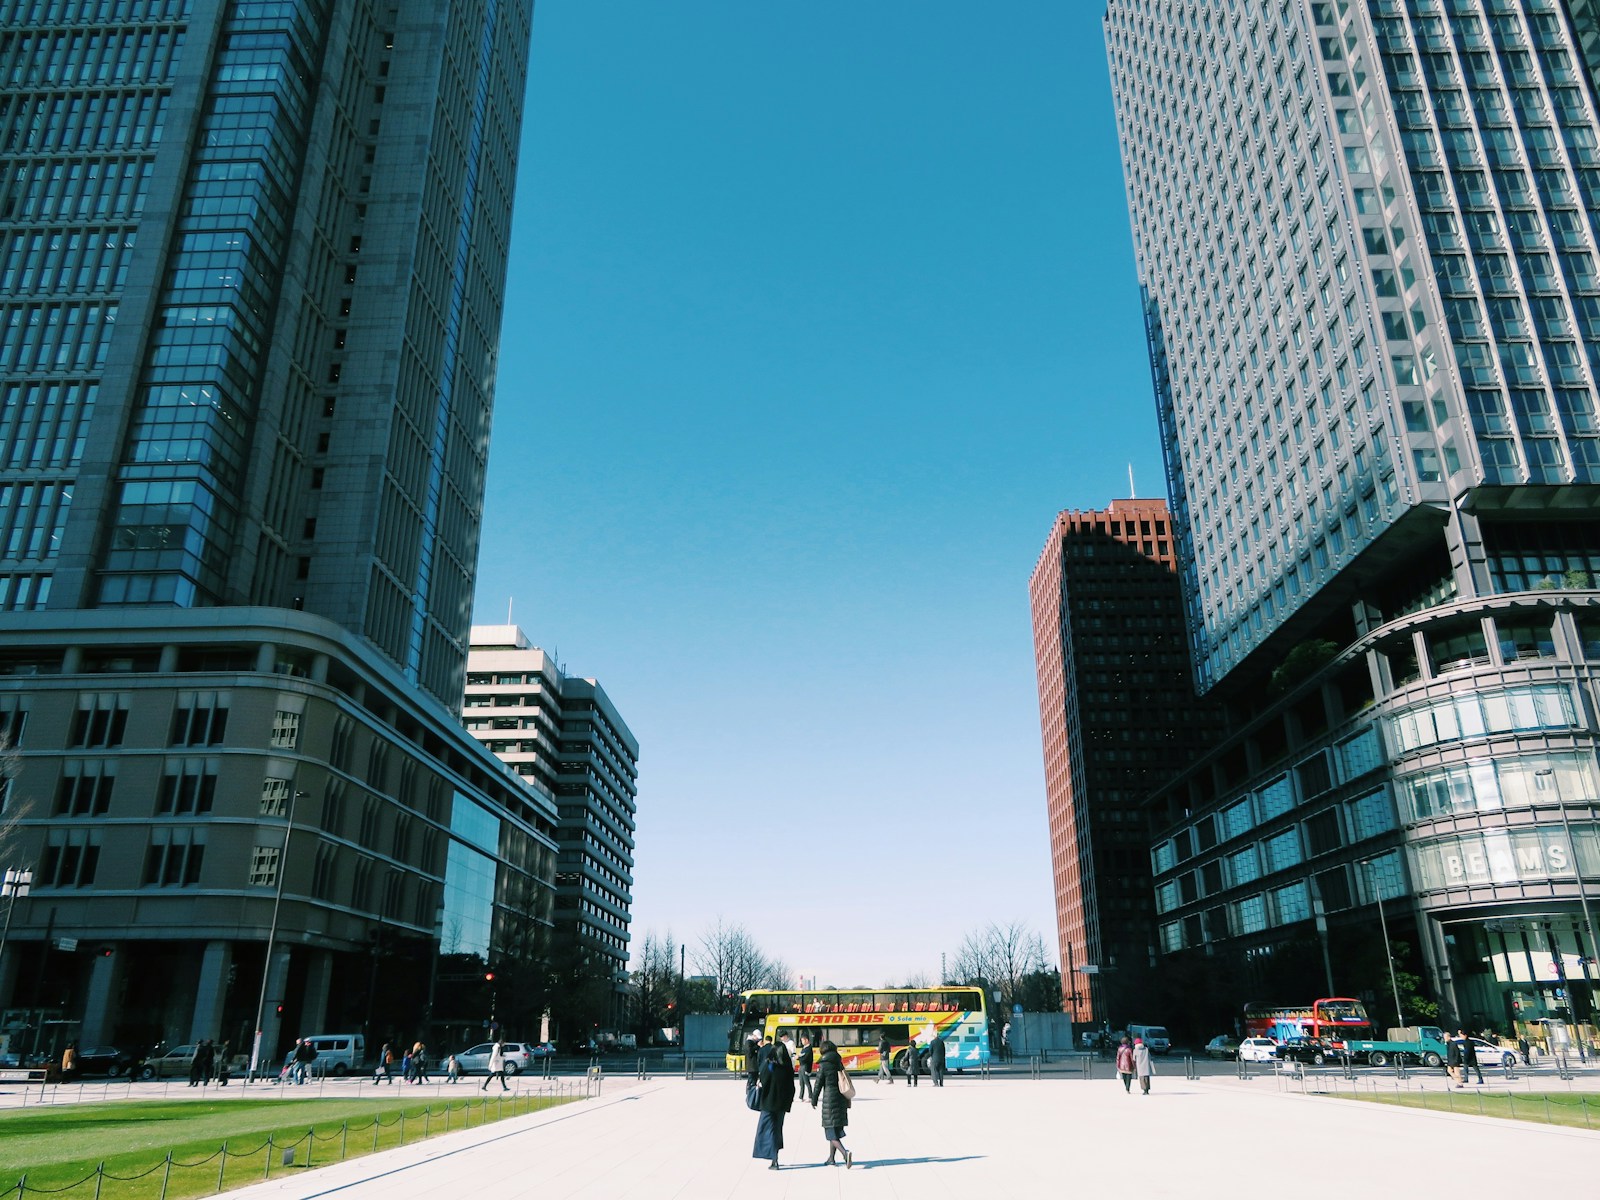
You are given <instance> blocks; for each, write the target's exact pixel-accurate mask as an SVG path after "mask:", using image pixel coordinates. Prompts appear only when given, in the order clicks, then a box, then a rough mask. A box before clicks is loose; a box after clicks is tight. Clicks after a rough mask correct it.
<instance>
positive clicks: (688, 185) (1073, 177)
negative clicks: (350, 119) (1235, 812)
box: [477, 0, 1163, 986]
mask: <svg viewBox="0 0 1600 1200" xmlns="http://www.w3.org/2000/svg"><path fill="white" fill-rule="evenodd" d="M1101 8H1102V6H1101V5H1099V4H1090V3H1084V2H1083V0H1069V2H1067V3H1062V2H1061V0H997V2H996V3H993V4H988V5H983V6H981V7H974V6H972V5H971V4H957V3H953V2H949V0H915V2H911V0H871V2H869V3H863V2H862V0H849V2H844V0H807V2H806V3H798V2H793V0H761V2H759V3H752V2H751V0H678V2H677V3H672V4H664V3H661V0H539V2H538V7H537V11H536V13H535V17H534V37H533V55H532V63H531V68H530V83H529V91H528V101H527V112H526V117H525V136H524V139H523V146H522V160H521V165H520V179H519V183H518V191H517V212H516V223H515V231H514V236H513V244H512V261H511V264H510V288H509V293H508V297H507V319H506V327H505V332H504V336H503V338H502V343H501V360H500V376H499V390H498V401H497V409H496V419H495V431H494V442H493V447H492V452H491V456H490V467H489V496H488V510H487V516H486V524H485V534H484V543H483V556H482V562H481V566H480V569H479V576H478V580H479V584H478V586H479V591H478V612H477V620H478V621H479V622H480V623H496V624H497V623H500V622H502V621H504V619H505V614H506V604H507V599H508V597H514V598H515V610H514V617H515V620H516V623H517V624H519V625H521V626H523V628H525V629H526V630H527V631H528V633H529V635H530V636H531V637H532V638H533V639H534V640H535V641H536V642H538V643H539V644H541V645H543V646H544V647H545V648H546V649H552V650H554V651H556V652H557V653H558V654H559V656H560V658H561V660H562V661H563V662H564V663H565V665H566V667H567V669H568V671H569V672H570V673H572V674H577V675H585V676H594V677H596V678H598V679H599V680H600V681H601V683H602V685H603V686H604V687H605V688H606V690H607V691H608V692H609V694H610V695H611V696H612V698H613V699H614V700H615V701H616V703H617V704H618V706H619V707H620V709H621V711H622V713H623V715H624V717H625V718H626V719H627V721H628V723H629V725H630V727H631V728H632V729H633V731H634V733H635V735H636V736H637V737H638V739H639V741H640V743H641V746H642V761H641V764H640V776H639V829H638V851H637V863H638V865H637V872H636V886H635V905H634V917H635V922H634V932H635V943H636V944H637V942H638V941H639V940H640V939H641V938H642V935H643V934H644V932H645V931H647V930H651V929H655V930H660V931H663V932H664V931H666V930H667V929H669V928H670V929H671V930H672V931H673V932H674V933H675V934H676V935H677V937H678V939H679V940H680V941H687V942H688V943H689V945H690V956H691V960H692V958H693V950H694V942H695V941H696V939H697V937H698V935H699V934H700V933H701V932H702V931H703V930H704V929H705V928H706V927H708V926H709V925H710V924H711V923H712V922H713V921H715V919H716V918H717V917H718V916H719V915H720V916H722V917H723V918H725V919H727V920H729V921H738V922H742V923H744V924H745V925H747V926H748V927H749V929H750V930H751V932H752V933H754V934H755V936H756V938H757V940H758V941H759V942H760V943H761V944H762V945H763V947H764V948H765V949H766V950H767V951H768V952H769V953H771V954H773V955H776V956H778V957H781V958H783V959H784V960H785V961H786V962H788V964H789V965H790V966H791V967H793V968H794V969H795V970H796V971H797V972H801V973H803V974H804V975H806V976H808V977H809V976H812V975H815V976H816V977H817V978H818V980H819V982H820V983H821V984H822V985H823V986H826V985H828V984H830V983H832V984H838V985H841V986H848V985H850V984H856V983H866V984H876V983H880V982H894V981H897V980H900V979H903V978H904V977H906V976H908V975H910V974H912V973H915V972H923V973H926V974H928V975H929V976H936V975H937V973H938V970H939V954H940V952H941V951H950V952H953V951H954V950H955V948H956V946H957V945H958V944H959V942H960V940H961V938H962V935H963V934H964V933H965V932H966V931H968V930H969V929H973V928H976V927H978V926H980V925H982V924H984V923H986V922H988V921H990V920H999V921H1010V920H1022V921H1025V922H1028V923H1029V924H1031V925H1032V926H1033V927H1034V928H1036V929H1037V930H1038V931H1039V932H1040V933H1041V934H1042V935H1043V936H1044V938H1045V940H1046V943H1047V944H1048V945H1049V946H1051V947H1052V948H1053V947H1054V945H1055V926H1054V915H1053V914H1054V908H1053V904H1052V899H1051V879H1050V860H1049V850H1048V839H1047V835H1046V823H1045V801H1044V783H1043V768H1042V764H1041V753H1040V746H1039V724H1038V706H1037V697H1036V692H1035V687H1034V672H1033V650H1032V634H1031V625H1030V617H1029V609H1028V591H1027V585H1028V577H1029V574H1030V573H1031V571H1032V569H1033V565H1034V562H1035V561H1036V559H1037V557H1038V554H1039V551H1040V549H1041V547H1042V546H1043V543H1044V539H1045V536H1046V534H1047V533H1048V532H1049V529H1050V525H1051V521H1052V519H1053V517H1054V514H1055V513H1056V511H1057V510H1058V509H1062V508H1093V507H1103V506H1104V505H1105V503H1106V502H1107V501H1109V500H1111V499H1113V498H1114V497H1117V496H1123V495H1126V494H1127V486H1128V484H1127V478H1128V476H1127V470H1128V464H1129V463H1130V462H1131V463H1132V464H1133V466H1134V469H1135V471H1136V475H1137V481H1138V486H1139V491H1140V493H1141V494H1143V495H1155V494H1159V493H1160V492H1161V491H1162V487H1163V484H1162V480H1161V476H1160V451H1159V446H1158V442H1157V437H1156V430H1155V417H1154V407H1153V402H1152V400H1151V396H1150V382H1149V368H1148V363H1147V359H1146V356H1145V351H1144V342H1143V334H1142V329H1141V325H1140V315H1139V305H1138V290H1137V286H1136V281H1135V277H1134V270H1133V261H1132V251H1131V240H1130V236H1129V232H1128V220H1127V213H1126V207H1125V201H1124V194H1123V187H1122V176H1121V169H1120V166H1119V163H1118V158H1117V150H1116V140H1115V133H1114V126H1113V118H1112V110H1111V100H1110V89H1109V83H1108V80H1107V74H1106V65H1105V55H1104V48H1103V43H1102V41H1101V33H1100V14H1101Z"/></svg>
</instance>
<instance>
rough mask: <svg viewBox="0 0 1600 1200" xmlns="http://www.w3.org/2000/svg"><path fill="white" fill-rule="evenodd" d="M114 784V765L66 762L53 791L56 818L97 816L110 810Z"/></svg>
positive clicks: (115, 773)
mask: <svg viewBox="0 0 1600 1200" xmlns="http://www.w3.org/2000/svg"><path fill="white" fill-rule="evenodd" d="M116 782H117V764H116V763H115V762H114V761H106V762H92V761H91V762H69V763H67V765H66V768H65V769H64V771H63V773H62V775H61V783H60V785H59V786H58V787H57V788H56V815H57V816H61V817H98V816H102V815H104V813H105V812H106V810H107V809H109V808H110V807H111V790H112V788H114V787H115V786H116Z"/></svg>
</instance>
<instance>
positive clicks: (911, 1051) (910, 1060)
mask: <svg viewBox="0 0 1600 1200" xmlns="http://www.w3.org/2000/svg"><path fill="white" fill-rule="evenodd" d="M921 1074H922V1056H921V1055H920V1054H918V1053H917V1039H916V1038H912V1039H911V1045H909V1046H907V1047H906V1082H907V1083H909V1084H910V1085H911V1086H912V1087H916V1086H917V1079H918V1077H919V1076H920V1075H921Z"/></svg>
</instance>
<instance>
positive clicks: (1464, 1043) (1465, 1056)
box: [1456, 1029, 1483, 1087]
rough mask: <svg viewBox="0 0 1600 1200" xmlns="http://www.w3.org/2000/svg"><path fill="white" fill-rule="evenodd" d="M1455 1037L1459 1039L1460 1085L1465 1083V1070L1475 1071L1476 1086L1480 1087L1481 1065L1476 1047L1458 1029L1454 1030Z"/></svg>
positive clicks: (1481, 1077)
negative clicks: (1476, 1076)
mask: <svg viewBox="0 0 1600 1200" xmlns="http://www.w3.org/2000/svg"><path fill="white" fill-rule="evenodd" d="M1456 1037H1458V1038H1460V1039H1461V1086H1462V1087H1465V1086H1466V1084H1467V1072H1468V1071H1476V1072H1477V1073H1478V1086H1479V1087H1482V1086H1483V1066H1482V1064H1480V1063H1479V1062H1478V1048H1477V1047H1476V1046H1475V1045H1473V1044H1472V1039H1471V1038H1470V1037H1468V1036H1467V1035H1466V1034H1465V1033H1463V1032H1461V1031H1460V1030H1459V1029H1458V1030H1456Z"/></svg>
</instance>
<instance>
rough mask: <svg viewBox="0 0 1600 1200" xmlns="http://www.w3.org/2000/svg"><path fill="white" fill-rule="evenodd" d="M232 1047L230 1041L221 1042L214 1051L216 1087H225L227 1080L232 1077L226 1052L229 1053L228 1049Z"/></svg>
mask: <svg viewBox="0 0 1600 1200" xmlns="http://www.w3.org/2000/svg"><path fill="white" fill-rule="evenodd" d="M232 1049H233V1043H232V1042H223V1043H222V1044H221V1045H220V1046H218V1047H217V1052H216V1070H217V1086H218V1087H227V1086H228V1080H229V1079H231V1078H233V1074H232V1071H231V1070H230V1067H229V1063H228V1054H229V1051H231V1050H232Z"/></svg>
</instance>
